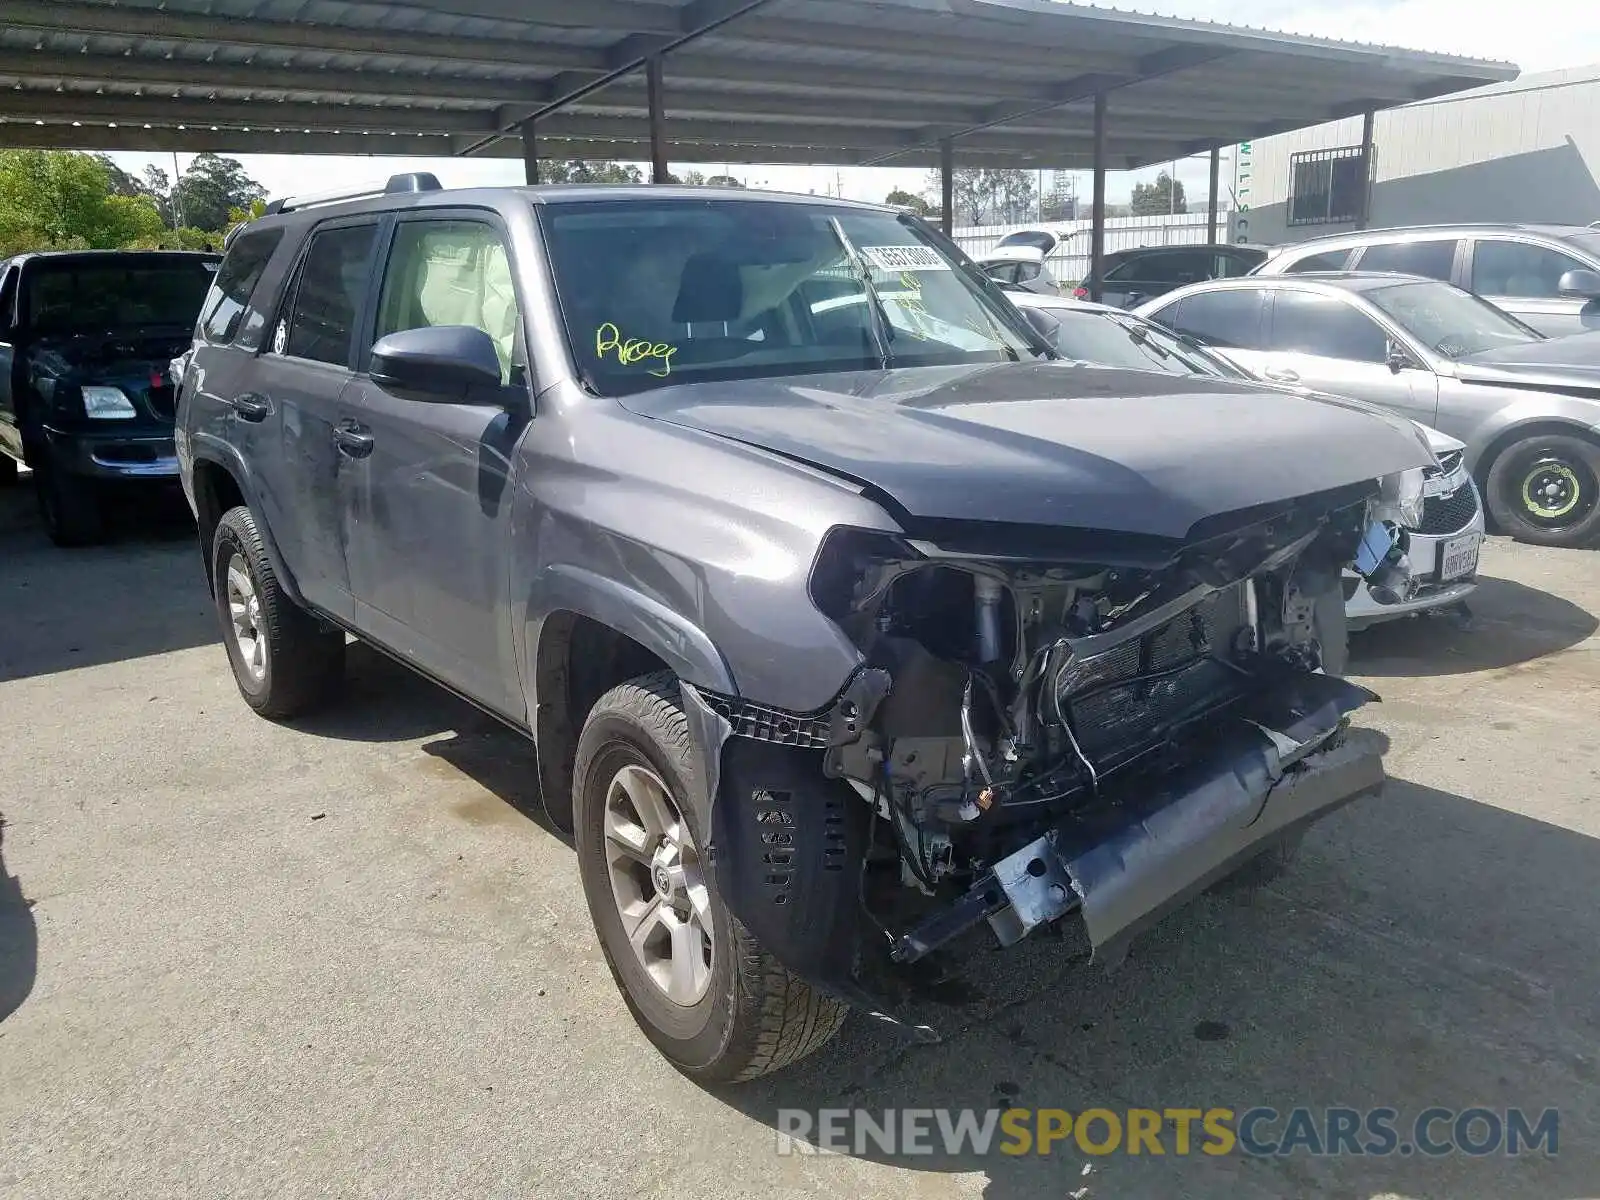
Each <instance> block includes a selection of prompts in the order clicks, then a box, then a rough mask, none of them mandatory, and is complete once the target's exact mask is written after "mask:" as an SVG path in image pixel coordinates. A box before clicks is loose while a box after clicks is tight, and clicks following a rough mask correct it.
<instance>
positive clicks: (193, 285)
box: [26, 258, 217, 334]
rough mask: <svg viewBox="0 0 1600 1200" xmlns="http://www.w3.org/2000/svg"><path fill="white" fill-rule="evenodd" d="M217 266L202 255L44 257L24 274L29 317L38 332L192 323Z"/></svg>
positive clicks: (187, 325) (90, 330) (93, 331)
mask: <svg viewBox="0 0 1600 1200" xmlns="http://www.w3.org/2000/svg"><path fill="white" fill-rule="evenodd" d="M216 270H217V264H216V261H215V260H214V259H205V258H182V259H174V260H172V261H170V262H151V261H149V260H145V261H134V262H126V261H124V262H116V261H115V260H107V261H106V262H103V263H102V262H89V263H85V262H82V261H77V262H74V261H71V260H63V261H62V262H60V263H51V262H48V261H47V262H44V263H40V264H37V265H35V266H34V267H33V269H32V270H31V271H30V272H29V275H28V278H29V284H28V288H27V296H28V299H27V316H26V319H27V323H28V325H29V327H30V328H32V329H33V331H34V332H35V333H39V334H51V333H103V332H110V331H113V330H124V329H139V328H143V327H148V326H163V325H170V326H183V327H192V326H193V325H194V323H195V318H196V317H197V316H199V314H200V305H201V304H202V302H203V301H204V300H205V298H206V292H207V291H208V290H209V289H210V287H211V279H212V276H213V275H214V274H215V273H216Z"/></svg>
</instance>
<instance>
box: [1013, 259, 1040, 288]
mask: <svg viewBox="0 0 1600 1200" xmlns="http://www.w3.org/2000/svg"><path fill="white" fill-rule="evenodd" d="M1039 270H1040V267H1039V264H1038V263H1036V262H1023V263H1018V264H1017V282H1018V283H1027V282H1028V281H1029V280H1033V279H1037V278H1039Z"/></svg>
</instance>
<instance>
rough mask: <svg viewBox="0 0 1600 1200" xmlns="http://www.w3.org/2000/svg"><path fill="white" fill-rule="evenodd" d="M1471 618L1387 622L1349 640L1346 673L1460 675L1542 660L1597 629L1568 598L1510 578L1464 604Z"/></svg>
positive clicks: (1485, 582)
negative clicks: (1348, 658) (1466, 604)
mask: <svg viewBox="0 0 1600 1200" xmlns="http://www.w3.org/2000/svg"><path fill="white" fill-rule="evenodd" d="M1467 603H1468V605H1469V607H1470V608H1471V610H1472V617H1471V619H1470V620H1468V621H1465V622H1463V621H1459V620H1456V619H1455V618H1453V617H1451V616H1449V615H1440V616H1424V617H1419V618H1416V619H1413V620H1400V621H1390V622H1386V623H1384V624H1382V625H1374V626H1372V627H1371V628H1370V629H1366V630H1363V631H1362V632H1360V633H1356V634H1352V635H1351V637H1350V673H1351V674H1352V675H1365V676H1371V677H1375V678H1382V677H1384V676H1395V675H1405V676H1420V675H1457V674H1461V673H1464V672H1467V671H1484V670H1494V669H1496V668H1500V667H1510V666H1515V665H1516V664H1517V663H1521V662H1527V661H1529V660H1530V659H1535V658H1543V657H1544V656H1545V655H1549V654H1555V653H1558V652H1559V651H1562V650H1565V649H1567V648H1568V647H1569V646H1573V645H1576V644H1577V643H1578V642H1581V641H1583V640H1584V639H1585V638H1587V637H1589V636H1590V635H1592V634H1593V633H1594V632H1595V630H1596V629H1600V620H1596V619H1595V617H1594V616H1593V615H1592V614H1591V613H1589V612H1586V611H1585V610H1584V609H1582V608H1579V607H1578V606H1577V605H1576V604H1573V603H1572V602H1571V601H1570V600H1563V599H1562V598H1561V597H1560V596H1553V595H1551V594H1550V593H1549V592H1544V591H1540V590H1539V589H1538V588H1531V587H1528V586H1526V585H1525V584H1521V583H1514V582H1513V581H1511V580H1509V579H1496V578H1494V577H1492V576H1483V577H1480V578H1479V580H1478V590H1477V591H1476V592H1474V593H1473V594H1472V596H1471V598H1470V599H1469V600H1468V602H1467Z"/></svg>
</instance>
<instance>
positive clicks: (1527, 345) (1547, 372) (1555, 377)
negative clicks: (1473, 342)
mask: <svg viewBox="0 0 1600 1200" xmlns="http://www.w3.org/2000/svg"><path fill="white" fill-rule="evenodd" d="M1456 372H1457V374H1458V375H1460V377H1461V378H1462V379H1465V380H1468V381H1471V382H1475V383H1480V382H1481V383H1526V384H1546V385H1555V386H1560V385H1561V384H1563V383H1567V382H1571V383H1574V384H1576V385H1577V386H1579V387H1584V388H1592V387H1596V386H1600V332H1595V333H1575V334H1573V335H1572V336H1570V337H1560V338H1549V339H1546V340H1542V341H1536V342H1524V343H1522V344H1521V345H1519V346H1504V347H1501V348H1500V349H1497V350H1485V351H1483V352H1482V353H1481V354H1469V355H1466V356H1464V357H1462V358H1458V359H1457V360H1456Z"/></svg>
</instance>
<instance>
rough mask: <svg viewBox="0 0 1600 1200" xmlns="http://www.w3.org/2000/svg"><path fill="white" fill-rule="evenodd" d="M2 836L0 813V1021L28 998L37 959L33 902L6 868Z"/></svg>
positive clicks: (1, 816) (37, 947) (19, 881)
mask: <svg viewBox="0 0 1600 1200" xmlns="http://www.w3.org/2000/svg"><path fill="white" fill-rule="evenodd" d="M5 839H6V821H5V816H4V815H3V814H0V1021H4V1020H5V1019H6V1018H7V1017H9V1016H10V1015H11V1014H12V1013H14V1012H16V1011H17V1009H18V1008H20V1007H21V1005H22V1002H23V1001H24V1000H26V999H27V998H28V993H29V992H31V991H32V990H33V978H34V975H35V974H36V973H37V970H38V962H39V934H38V929H37V926H36V925H35V924H34V920H33V902H32V901H30V900H28V899H27V898H26V897H24V896H23V894H22V881H21V880H20V879H14V878H13V877H12V876H11V873H10V872H9V871H8V870H7V869H6V857H5Z"/></svg>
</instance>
